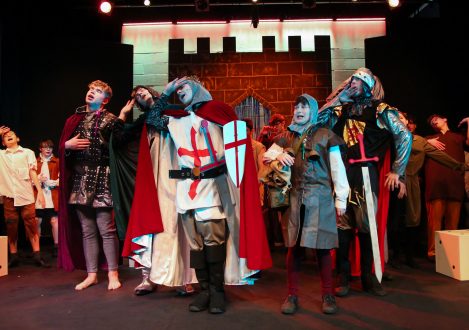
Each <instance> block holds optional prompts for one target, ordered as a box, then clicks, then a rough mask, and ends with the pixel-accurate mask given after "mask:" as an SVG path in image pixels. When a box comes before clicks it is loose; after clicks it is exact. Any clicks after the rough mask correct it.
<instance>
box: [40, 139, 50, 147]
mask: <svg viewBox="0 0 469 330" xmlns="http://www.w3.org/2000/svg"><path fill="white" fill-rule="evenodd" d="M44 147H51V148H54V142H52V140H51V139H47V140H42V141H41V142H39V148H44Z"/></svg>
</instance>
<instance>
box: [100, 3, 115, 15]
mask: <svg viewBox="0 0 469 330" xmlns="http://www.w3.org/2000/svg"><path fill="white" fill-rule="evenodd" d="M99 11H100V12H101V13H103V14H107V15H109V14H110V13H111V11H112V4H111V3H110V2H109V1H101V3H100V4H99Z"/></svg>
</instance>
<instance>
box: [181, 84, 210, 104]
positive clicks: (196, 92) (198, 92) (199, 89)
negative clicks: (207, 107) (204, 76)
mask: <svg viewBox="0 0 469 330" xmlns="http://www.w3.org/2000/svg"><path fill="white" fill-rule="evenodd" d="M187 83H188V84H189V86H190V87H191V89H192V102H191V103H190V104H188V105H187V106H186V108H185V110H186V111H193V107H194V106H195V105H197V104H199V103H202V102H207V101H211V100H212V95H210V93H209V91H208V90H206V89H205V87H204V86H202V85H201V84H200V83H199V82H197V81H195V80H192V79H189V80H188V81H187Z"/></svg>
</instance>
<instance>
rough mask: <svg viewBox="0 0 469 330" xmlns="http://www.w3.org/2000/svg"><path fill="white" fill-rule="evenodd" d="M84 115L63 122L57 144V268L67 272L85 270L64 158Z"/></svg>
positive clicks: (67, 166) (70, 176) (79, 227)
mask: <svg viewBox="0 0 469 330" xmlns="http://www.w3.org/2000/svg"><path fill="white" fill-rule="evenodd" d="M83 117H84V114H74V115H72V116H70V117H69V118H68V119H67V121H66V122H65V126H64V129H63V131H62V135H61V137H60V142H59V159H60V186H59V249H58V256H57V266H58V267H59V268H63V269H64V270H67V271H72V270H74V269H75V268H79V269H86V267H85V265H86V264H85V255H84V253H83V243H82V239H83V237H82V233H81V226H80V221H79V220H78V218H77V216H76V213H75V211H74V210H73V208H72V207H71V206H70V205H69V204H68V197H69V196H70V189H71V179H72V164H70V162H67V157H65V142H66V141H67V140H69V139H70V138H71V137H72V134H73V132H74V131H75V129H76V127H77V126H78V124H79V123H80V121H81V120H82V119H83Z"/></svg>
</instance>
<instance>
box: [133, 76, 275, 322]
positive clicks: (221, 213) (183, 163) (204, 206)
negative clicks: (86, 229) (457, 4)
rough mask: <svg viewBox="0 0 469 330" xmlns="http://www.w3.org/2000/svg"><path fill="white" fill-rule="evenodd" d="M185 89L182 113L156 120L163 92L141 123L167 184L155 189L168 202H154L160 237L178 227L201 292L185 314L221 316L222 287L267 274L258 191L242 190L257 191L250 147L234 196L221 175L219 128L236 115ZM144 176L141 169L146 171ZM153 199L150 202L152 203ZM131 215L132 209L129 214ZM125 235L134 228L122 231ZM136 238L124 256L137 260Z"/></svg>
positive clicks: (139, 172)
mask: <svg viewBox="0 0 469 330" xmlns="http://www.w3.org/2000/svg"><path fill="white" fill-rule="evenodd" d="M188 84H190V86H191V88H192V91H193V99H192V102H191V103H190V104H189V105H186V108H185V111H182V112H181V111H173V112H171V111H166V112H163V111H164V109H165V107H166V102H167V99H168V95H166V94H164V92H163V94H162V95H161V97H160V100H159V102H157V104H158V106H156V107H155V108H153V109H151V110H150V112H149V114H148V118H147V123H148V124H149V125H151V126H153V127H154V128H156V129H157V130H159V131H160V132H161V135H160V142H159V144H155V142H153V145H154V146H155V147H158V148H159V153H158V151H155V152H157V154H158V157H159V160H160V162H159V168H158V173H161V177H163V175H166V178H164V179H163V180H164V182H166V183H167V185H163V184H162V182H158V187H157V189H158V190H160V189H164V190H165V194H166V198H167V199H168V200H167V202H166V203H164V204H163V203H162V202H161V201H159V204H160V205H164V208H162V209H160V212H161V216H160V219H159V221H161V219H165V218H166V216H169V215H170V214H171V215H172V219H171V220H170V222H169V223H168V224H166V223H164V226H166V225H169V226H170V228H166V227H165V228H164V230H165V231H169V232H171V233H173V234H176V233H178V230H179V231H180V229H181V228H180V227H179V226H178V224H182V226H183V227H184V231H185V234H186V236H187V239H188V241H189V245H190V248H191V251H190V264H191V267H192V268H194V269H195V272H196V275H197V280H198V282H199V284H200V287H201V290H202V291H201V293H200V294H199V296H198V297H197V298H196V301H194V303H193V304H191V305H190V310H191V311H200V310H204V309H206V308H207V307H209V306H208V305H209V304H210V309H209V310H210V312H211V313H222V312H223V311H224V292H223V283H225V284H243V283H246V280H245V279H246V278H247V277H248V276H250V275H251V274H252V273H253V272H254V270H256V269H264V268H268V267H270V266H271V259H270V254H269V251H268V246H267V242H266V239H265V233H264V228H263V224H262V215H261V210H260V205H259V195H258V191H257V190H248V187H252V186H257V175H256V172H255V166H254V158H253V156H252V149H251V147H250V143H249V140H248V142H247V144H248V146H247V148H246V163H245V173H244V178H243V182H242V184H241V187H240V189H238V188H236V187H235V186H234V184H233V183H232V182H231V181H230V180H229V179H228V177H227V175H226V174H225V173H226V166H225V165H224V157H223V155H224V150H223V138H222V134H221V132H222V131H221V127H220V126H222V125H224V124H226V123H228V122H230V121H233V120H236V114H235V113H234V111H233V110H232V108H231V107H229V106H228V105H226V104H225V103H222V102H217V101H212V100H211V96H210V94H209V93H208V91H207V90H205V89H204V88H203V87H202V86H201V85H200V84H198V83H197V82H195V81H192V80H189V81H188ZM163 114H164V115H163ZM140 152H142V149H140ZM152 152H153V151H152ZM143 165H144V163H143V162H142V164H141V163H140V161H139V164H138V166H139V167H138V169H137V175H142V176H143V177H146V178H148V177H149V175H150V174H149V173H146V174H145V168H142V169H141V167H142V166H143ZM150 168H151V167H148V166H146V170H149V169H150ZM199 170H200V172H198V171H199ZM158 175H159V174H158ZM169 179H171V180H169ZM147 181H151V180H147ZM149 184H151V182H149ZM150 190H151V189H150ZM150 190H149V191H150ZM155 192H156V189H154V191H153V193H155ZM159 196H160V195H158V196H156V194H155V200H157V198H158V197H159ZM136 198H137V196H135V197H134V200H135V199H136ZM134 203H135V202H134ZM153 203H155V201H153ZM134 208H135V205H133V206H132V212H133V210H134ZM225 219H226V220H225ZM132 221H133V217H132V214H131V222H132ZM163 221H166V220H163ZM131 227H134V226H133V224H130V223H129V229H130V228H131ZM228 233H229V234H228ZM140 234H142V231H140ZM138 235H139V232H138V231H134V232H128V233H127V239H126V246H125V249H128V248H129V245H130V246H131V247H130V249H131V250H133V251H135V252H139V251H138V250H139V249H141V248H142V245H140V244H139V243H138V240H139V238H138ZM157 236H158V235H157Z"/></svg>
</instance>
